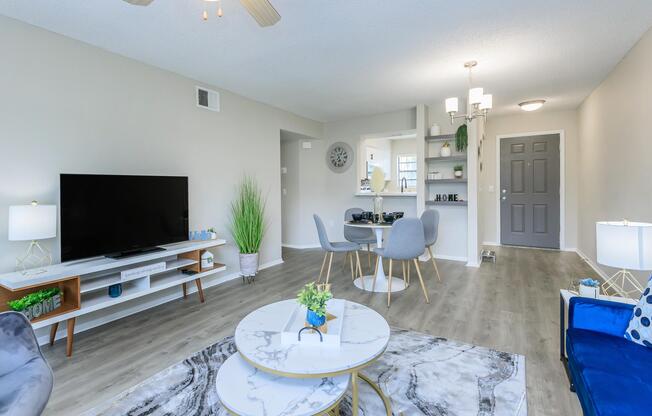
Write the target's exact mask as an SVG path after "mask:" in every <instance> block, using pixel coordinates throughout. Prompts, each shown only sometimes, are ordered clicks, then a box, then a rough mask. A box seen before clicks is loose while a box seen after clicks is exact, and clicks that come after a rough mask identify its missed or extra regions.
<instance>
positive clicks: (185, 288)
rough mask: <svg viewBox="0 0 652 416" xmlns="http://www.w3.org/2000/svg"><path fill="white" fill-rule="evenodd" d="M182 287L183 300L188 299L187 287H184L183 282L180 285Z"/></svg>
mask: <svg viewBox="0 0 652 416" xmlns="http://www.w3.org/2000/svg"><path fill="white" fill-rule="evenodd" d="M181 286H182V287H183V298H184V299H186V298H187V297H188V287H187V286H186V284H185V282H184V283H182V284H181Z"/></svg>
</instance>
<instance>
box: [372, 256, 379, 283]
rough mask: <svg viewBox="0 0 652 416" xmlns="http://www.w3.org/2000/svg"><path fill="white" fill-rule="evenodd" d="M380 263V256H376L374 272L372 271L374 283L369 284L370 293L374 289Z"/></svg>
mask: <svg viewBox="0 0 652 416" xmlns="http://www.w3.org/2000/svg"><path fill="white" fill-rule="evenodd" d="M379 262H380V256H376V270H375V271H374V282H373V283H372V284H371V291H372V292H373V291H374V289H376V277H377V276H378V263H379Z"/></svg>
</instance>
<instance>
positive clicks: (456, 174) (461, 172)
mask: <svg viewBox="0 0 652 416" xmlns="http://www.w3.org/2000/svg"><path fill="white" fill-rule="evenodd" d="M463 174H464V172H463V171H461V170H456V171H455V177H456V178H461V177H462V175H463Z"/></svg>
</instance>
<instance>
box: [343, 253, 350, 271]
mask: <svg viewBox="0 0 652 416" xmlns="http://www.w3.org/2000/svg"><path fill="white" fill-rule="evenodd" d="M348 257H349V252H348V251H347V252H346V253H344V264H342V267H346V260H347V258H348Z"/></svg>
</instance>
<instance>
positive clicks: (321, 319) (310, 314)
mask: <svg viewBox="0 0 652 416" xmlns="http://www.w3.org/2000/svg"><path fill="white" fill-rule="evenodd" d="M306 321H307V322H308V323H309V324H310V325H311V326H314V327H315V328H319V327H320V326H322V325H324V323H325V322H326V315H324V316H319V315H317V313H316V312H314V311H311V310H310V309H308V311H307V312H306Z"/></svg>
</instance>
